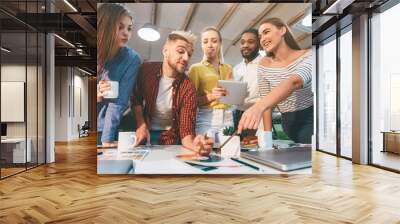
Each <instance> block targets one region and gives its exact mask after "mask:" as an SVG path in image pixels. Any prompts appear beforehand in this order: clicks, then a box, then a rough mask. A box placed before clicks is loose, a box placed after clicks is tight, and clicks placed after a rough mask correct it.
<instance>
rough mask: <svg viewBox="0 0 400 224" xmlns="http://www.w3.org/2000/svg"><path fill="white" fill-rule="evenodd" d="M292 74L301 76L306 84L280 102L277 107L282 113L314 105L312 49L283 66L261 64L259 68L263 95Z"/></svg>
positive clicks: (259, 86)
mask: <svg viewBox="0 0 400 224" xmlns="http://www.w3.org/2000/svg"><path fill="white" fill-rule="evenodd" d="M290 75H298V76H300V77H301V78H302V79H303V83H304V84H303V88H301V89H298V90H295V91H294V92H293V93H292V94H291V95H290V96H289V97H288V98H287V99H285V100H284V101H282V102H280V103H278V105H277V107H278V109H279V111H280V112H281V113H286V112H294V111H299V110H304V109H306V108H308V107H310V106H312V105H313V92H312V89H311V86H312V85H311V81H312V53H311V51H309V52H307V53H305V55H304V56H301V57H300V58H298V59H296V60H295V61H294V62H292V63H291V64H289V65H288V66H286V67H283V68H270V67H265V66H263V65H261V64H260V65H259V66H258V68H257V79H258V88H259V91H260V96H261V97H263V96H265V95H267V94H268V93H269V92H271V90H272V89H273V88H275V87H277V86H278V85H279V84H280V82H281V81H282V80H285V79H287V78H288V77H289V76H290Z"/></svg>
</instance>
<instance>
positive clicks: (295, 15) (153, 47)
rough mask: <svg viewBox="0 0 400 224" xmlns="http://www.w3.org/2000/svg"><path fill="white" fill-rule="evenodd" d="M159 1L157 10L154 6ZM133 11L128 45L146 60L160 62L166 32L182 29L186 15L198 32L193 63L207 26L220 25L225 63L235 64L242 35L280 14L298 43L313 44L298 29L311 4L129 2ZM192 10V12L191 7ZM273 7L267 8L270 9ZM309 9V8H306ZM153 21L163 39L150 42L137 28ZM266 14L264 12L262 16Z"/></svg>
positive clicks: (198, 52) (239, 55) (188, 27)
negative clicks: (131, 29)
mask: <svg viewBox="0 0 400 224" xmlns="http://www.w3.org/2000/svg"><path fill="white" fill-rule="evenodd" d="M155 4H157V7H156V8H157V10H154V9H155V7H154V6H155ZM125 5H126V6H127V7H128V8H129V9H130V11H131V12H132V14H133V18H134V30H133V35H132V38H131V40H130V42H129V46H130V47H132V48H133V49H135V50H136V51H137V52H138V53H139V54H140V55H141V57H142V59H144V60H150V61H161V60H162V55H161V49H162V46H163V44H164V42H165V39H166V37H167V35H168V34H169V33H170V32H171V31H173V30H177V29H178V30H179V29H182V28H183V26H184V24H185V20H186V18H189V19H190V22H189V24H188V26H187V30H190V31H192V32H193V33H194V34H196V35H197V37H198V40H197V42H196V46H195V52H194V54H193V56H192V60H191V64H192V63H196V62H199V61H200V60H201V59H202V57H203V53H202V51H201V46H200V33H201V31H202V29H203V28H204V27H206V26H218V25H219V24H220V23H221V21H224V20H223V19H224V17H226V18H228V19H226V18H225V19H226V20H225V23H224V24H223V26H221V29H220V30H221V35H222V38H223V46H224V53H225V54H224V58H225V63H229V64H232V65H235V64H237V63H239V62H240V61H241V60H242V57H241V54H240V51H239V44H238V43H237V44H236V45H233V44H234V42H235V40H237V39H238V38H239V37H240V34H241V33H242V32H243V31H244V30H245V29H247V28H248V27H250V26H252V27H254V28H258V26H259V23H260V22H261V21H262V20H264V19H265V18H269V17H279V18H281V19H282V20H284V21H285V22H287V23H290V24H291V25H292V26H291V27H292V32H293V34H294V36H295V38H296V39H298V41H299V44H300V45H301V46H302V47H304V48H310V47H311V31H310V32H305V31H302V30H300V29H296V28H295V26H294V25H295V24H296V23H297V22H301V20H302V18H303V17H304V16H305V15H306V14H307V13H309V12H310V8H311V3H279V4H274V3H126V4H125ZM193 7H195V10H192V11H193V13H192V14H190V11H191V10H190V9H191V8H193ZM231 7H236V10H235V11H233V13H232V14H231V16H230V17H227V15H228V14H229V11H230V9H231ZM271 7H273V8H272V10H270V11H268V9H269V8H271ZM307 10H308V11H307ZM154 12H156V15H155V19H156V21H154V23H155V25H156V26H157V27H158V28H159V31H160V34H161V38H160V39H159V40H158V41H156V42H147V41H144V40H142V39H140V38H139V36H138V35H137V30H138V29H139V28H140V27H142V26H143V25H144V24H145V23H149V22H153V21H152V20H153V18H154ZM267 12H268V13H267ZM263 14H265V15H263Z"/></svg>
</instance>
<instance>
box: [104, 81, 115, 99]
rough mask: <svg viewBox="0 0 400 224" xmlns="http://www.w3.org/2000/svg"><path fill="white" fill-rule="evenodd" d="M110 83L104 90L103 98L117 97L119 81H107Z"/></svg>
mask: <svg viewBox="0 0 400 224" xmlns="http://www.w3.org/2000/svg"><path fill="white" fill-rule="evenodd" d="M107 82H108V83H109V84H110V87H111V88H110V90H108V91H106V93H105V95H104V98H107V99H115V98H118V91H119V83H118V82H117V81H107Z"/></svg>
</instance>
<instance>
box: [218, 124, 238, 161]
mask: <svg viewBox="0 0 400 224" xmlns="http://www.w3.org/2000/svg"><path fill="white" fill-rule="evenodd" d="M234 133H235V128H234V127H232V126H228V127H225V128H224V129H223V130H222V135H220V136H219V143H220V146H222V144H224V143H225V142H226V141H227V140H228V139H229V138H230V137H231V136H232V135H233V134H234ZM221 156H222V157H239V156H240V136H238V135H236V136H233V137H232V138H231V139H229V141H228V142H226V144H225V145H224V146H223V147H222V148H221Z"/></svg>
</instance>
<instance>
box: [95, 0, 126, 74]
mask: <svg viewBox="0 0 400 224" xmlns="http://www.w3.org/2000/svg"><path fill="white" fill-rule="evenodd" d="M124 16H128V17H129V18H131V20H132V22H133V18H132V16H131V14H130V12H129V11H128V9H126V8H125V7H124V6H123V5H121V4H117V3H104V4H102V5H101V6H100V7H99V9H98V10H97V64H98V66H97V72H99V70H100V69H102V68H103V67H104V65H105V63H106V62H107V61H109V60H111V59H112V57H114V56H115V55H113V54H115V53H116V52H117V50H118V45H117V44H116V40H117V31H118V23H119V21H120V20H121V19H122V18H123V17H124Z"/></svg>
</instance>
